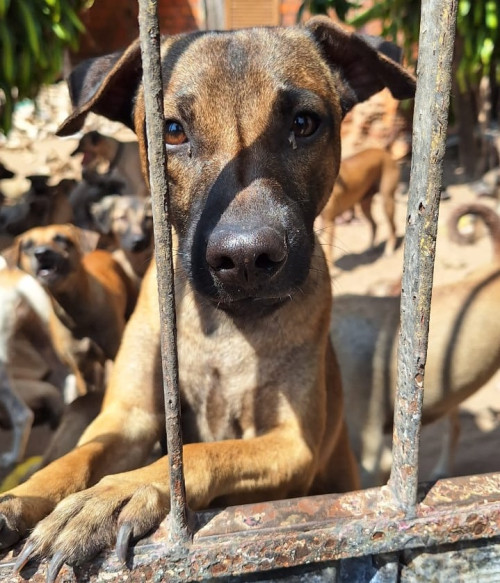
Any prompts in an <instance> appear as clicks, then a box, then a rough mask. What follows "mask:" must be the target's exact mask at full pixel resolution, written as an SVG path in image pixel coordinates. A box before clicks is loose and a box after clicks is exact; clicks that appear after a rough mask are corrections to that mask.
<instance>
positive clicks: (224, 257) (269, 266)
mask: <svg viewBox="0 0 500 583" xmlns="http://www.w3.org/2000/svg"><path fill="white" fill-rule="evenodd" d="M287 257H288V248H287V243H286V238H285V236H284V234H282V233H279V232H278V231H277V230H276V229H274V228H272V227H265V226H263V227H260V228H258V229H253V230H243V231H242V230H237V229H231V228H220V229H217V230H216V231H214V232H213V233H212V234H211V236H210V238H209V241H208V244H207V250H206V260H207V263H208V265H209V268H210V271H211V273H212V274H213V276H214V277H215V278H216V279H218V280H219V281H220V282H221V283H222V284H227V285H234V286H238V287H239V288H242V289H246V290H251V289H253V288H255V287H257V286H259V285H261V284H263V283H265V282H266V281H267V280H270V279H271V278H273V277H274V276H275V275H277V274H278V273H279V271H280V270H281V268H282V267H283V265H284V264H285V263H286V259H287Z"/></svg>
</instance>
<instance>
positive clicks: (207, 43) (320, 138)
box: [59, 18, 414, 314]
mask: <svg viewBox="0 0 500 583" xmlns="http://www.w3.org/2000/svg"><path fill="white" fill-rule="evenodd" d="M162 65H163V80H164V112H165V147H166V149H167V158H168V162H167V171H168V180H169V187H170V199H171V207H172V222H173V225H174V227H175V230H176V232H177V235H178V240H179V258H180V262H181V263H182V266H183V268H184V271H185V273H186V274H187V277H188V278H189V279H190V281H191V283H192V286H193V287H194V288H195V289H196V290H197V291H198V292H199V293H200V294H202V295H203V296H205V297H206V298H208V299H209V300H212V301H213V302H214V304H215V305H217V306H218V307H220V308H222V309H225V310H227V311H230V312H232V313H233V314H240V313H243V314H245V313H248V311H250V312H251V313H252V314H256V313H258V312H259V308H258V306H261V307H262V311H267V310H268V309H272V308H275V307H277V306H279V305H280V304H281V303H283V302H284V301H287V300H288V299H289V298H290V297H292V296H293V294H294V293H296V292H297V290H299V289H300V286H301V284H302V283H303V282H304V281H305V279H306V278H307V276H308V274H309V270H310V266H311V258H312V255H313V252H314V250H315V248H316V247H315V239H314V233H313V223H314V219H315V217H316V216H317V215H318V213H319V212H320V211H321V209H322V207H323V206H324V204H325V202H326V200H327V198H328V196H329V194H330V192H331V189H332V187H333V182H334V179H335V176H336V175H337V172H338V166H339V161H340V131H339V130H340V122H341V119H342V116H343V115H344V113H345V112H346V111H348V110H349V109H350V107H352V105H353V104H354V103H356V102H357V101H359V100H363V99H366V98H367V97H369V96H370V95H371V94H373V93H374V92H375V91H378V90H380V89H381V88H382V87H384V86H389V87H390V89H391V91H392V92H393V93H394V94H395V95H396V96H397V97H410V96H412V95H413V92H414V81H413V79H412V78H411V77H409V76H408V75H407V74H406V73H404V72H403V71H402V70H401V69H400V68H399V66H398V65H396V64H394V63H392V62H390V61H389V59H387V58H385V57H382V56H381V55H380V54H379V53H378V52H377V51H376V50H375V49H374V48H373V47H372V46H371V45H370V44H368V43H367V42H365V41H364V40H363V39H361V37H359V36H356V35H349V34H347V33H345V32H344V31H342V29H339V28H338V27H336V26H335V25H333V23H331V21H329V20H328V19H322V18H320V19H315V20H314V22H313V23H312V24H310V25H309V26H308V27H307V28H275V29H251V30H241V31H234V32H221V33H193V34H189V35H182V36H177V37H170V38H167V39H166V40H165V41H164V43H163V47H162ZM141 72H142V70H141V62H140V50H139V46H138V44H135V45H133V46H131V47H130V48H129V49H128V50H127V51H126V52H125V53H124V54H123V55H122V56H120V55H118V54H115V55H111V56H108V57H105V58H104V60H100V61H94V63H93V64H90V65H89V64H86V65H85V67H82V68H81V69H80V70H78V69H77V70H76V71H75V72H74V76H73V79H72V80H71V86H72V91H71V93H72V95H73V97H74V101H75V104H76V110H75V112H74V113H73V114H72V116H71V117H70V118H68V120H67V121H66V122H65V124H63V126H62V128H61V129H60V131H59V133H60V134H62V135H65V134H68V133H71V132H72V131H75V130H76V129H79V127H81V124H82V122H83V119H84V118H85V116H86V114H87V112H88V111H91V110H92V111H95V112H97V113H101V114H103V115H107V116H108V117H111V118H112V119H115V120H119V121H122V122H125V123H127V124H128V125H129V126H132V125H133V126H134V127H135V131H136V133H137V135H138V139H139V144H140V148H141V152H142V156H143V167H145V166H146V163H145V152H146V148H145V143H144V140H145V121H144V102H143V90H142V87H141V85H140V82H141V81H140V79H141ZM98 78H100V79H101V85H100V86H99V87H98V89H96V79H98ZM86 88H88V89H86ZM126 94H128V97H127V98H125V97H124V96H125V95H126ZM318 252H319V251H318Z"/></svg>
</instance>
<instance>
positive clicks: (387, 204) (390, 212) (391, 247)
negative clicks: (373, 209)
mask: <svg viewBox="0 0 500 583" xmlns="http://www.w3.org/2000/svg"><path fill="white" fill-rule="evenodd" d="M382 202H383V205H384V212H385V216H386V219H387V222H388V224H389V236H388V238H387V242H386V244H385V249H384V255H385V256H386V257H389V256H390V255H392V254H393V253H394V251H395V250H396V243H397V238H396V223H395V222H394V211H395V204H394V192H393V191H392V192H391V193H384V192H382Z"/></svg>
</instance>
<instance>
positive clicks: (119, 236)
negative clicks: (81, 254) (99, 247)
mask: <svg viewBox="0 0 500 583" xmlns="http://www.w3.org/2000/svg"><path fill="white" fill-rule="evenodd" d="M91 213H92V216H93V218H94V221H95V222H96V224H97V226H98V228H99V230H100V231H101V232H102V233H104V234H105V235H107V234H113V235H114V236H115V238H116V240H117V242H118V245H119V247H120V248H121V249H124V250H125V251H128V252H130V253H141V252H142V251H146V249H149V248H150V247H151V245H152V243H153V213H152V210H151V199H149V198H142V197H138V196H106V197H104V198H103V199H102V200H100V201H99V202H96V203H94V204H93V205H92V206H91Z"/></svg>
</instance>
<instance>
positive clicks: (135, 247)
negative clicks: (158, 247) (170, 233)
mask: <svg viewBox="0 0 500 583" xmlns="http://www.w3.org/2000/svg"><path fill="white" fill-rule="evenodd" d="M149 239H150V237H149V236H148V235H146V234H144V233H141V234H137V235H133V236H132V237H131V240H130V249H131V251H134V252H135V253H138V252H139V251H144V250H145V249H146V248H147V247H148V245H149Z"/></svg>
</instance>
